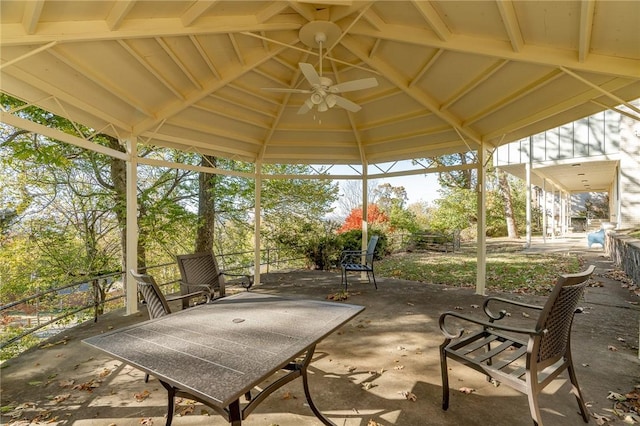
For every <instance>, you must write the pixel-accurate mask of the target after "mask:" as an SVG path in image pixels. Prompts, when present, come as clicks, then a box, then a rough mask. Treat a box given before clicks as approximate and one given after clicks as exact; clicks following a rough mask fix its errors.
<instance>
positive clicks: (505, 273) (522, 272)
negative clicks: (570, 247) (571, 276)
mask: <svg viewBox="0 0 640 426" xmlns="http://www.w3.org/2000/svg"><path fill="white" fill-rule="evenodd" d="M375 268H376V275H379V276H384V277H389V278H400V279H406V280H411V281H421V282H427V283H433V284H443V285H448V286H456V287H475V285H476V268H477V260H476V253H475V250H474V249H473V248H472V247H463V249H462V250H461V251H460V252H456V253H439V252H432V251H424V252H414V253H396V254H393V255H390V256H387V257H385V258H384V259H382V260H380V261H378V262H377V263H376V265H375ZM581 269H582V265H581V259H580V258H578V257H577V256H565V255H559V254H558V255H555V254H523V253H521V252H520V250H519V249H517V250H516V249H514V248H513V247H511V248H508V247H507V248H505V247H497V248H496V247H494V248H488V250H487V281H486V288H487V290H492V291H501V292H511V293H528V294H538V295H545V294H548V293H549V292H550V290H551V289H552V288H553V284H554V280H555V278H556V277H557V276H558V274H565V273H575V272H579V271H580V270H581Z"/></svg>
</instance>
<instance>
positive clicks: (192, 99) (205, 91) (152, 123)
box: [134, 38, 298, 134]
mask: <svg viewBox="0 0 640 426" xmlns="http://www.w3.org/2000/svg"><path fill="white" fill-rule="evenodd" d="M297 42H298V39H297V38H296V39H295V40H293V41H292V42H291V44H296V43H297ZM284 50H285V47H279V48H276V49H273V50H272V51H270V52H267V53H266V54H260V55H255V57H254V58H251V60H249V61H247V64H246V65H244V66H240V67H232V68H233V69H229V70H226V71H224V72H222V75H223V78H222V79H217V78H213V79H211V80H210V81H209V82H208V83H206V84H205V85H204V86H203V88H202V90H199V91H196V92H194V93H192V94H191V95H190V96H188V97H187V98H186V99H184V100H182V101H179V102H172V103H171V104H170V105H167V106H165V108H163V109H162V110H161V111H159V112H158V113H157V114H156V117H155V118H153V119H146V120H143V121H142V122H140V123H138V124H137V125H136V126H135V127H134V132H135V134H141V133H143V132H146V131H149V130H151V129H154V128H155V127H156V126H158V125H159V124H160V123H162V122H163V121H164V120H166V119H167V118H169V117H171V116H173V115H175V114H177V113H179V112H180V111H182V110H183V109H185V108H188V107H189V106H191V105H193V104H194V103H196V102H198V101H199V100H200V99H203V98H205V97H207V96H209V95H210V94H211V93H213V92H215V91H216V90H218V89H220V88H222V87H224V86H226V85H227V84H229V83H231V82H232V81H234V80H236V79H238V78H240V77H241V76H243V75H245V74H246V73H248V72H249V71H251V70H253V69H254V68H256V67H258V66H260V65H261V64H263V63H265V62H266V61H268V60H269V59H271V58H273V57H274V56H276V55H279V54H280V53H282V52H283V51H284Z"/></svg>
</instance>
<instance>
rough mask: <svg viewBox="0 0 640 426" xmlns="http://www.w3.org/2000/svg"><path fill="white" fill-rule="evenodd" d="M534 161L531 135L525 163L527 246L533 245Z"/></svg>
mask: <svg viewBox="0 0 640 426" xmlns="http://www.w3.org/2000/svg"><path fill="white" fill-rule="evenodd" d="M532 162H533V137H529V158H528V159H527V163H526V164H525V168H526V177H525V179H526V183H525V186H526V192H525V195H526V212H525V214H526V227H527V230H526V232H527V236H526V243H525V248H530V247H531V166H532V164H531V163H532Z"/></svg>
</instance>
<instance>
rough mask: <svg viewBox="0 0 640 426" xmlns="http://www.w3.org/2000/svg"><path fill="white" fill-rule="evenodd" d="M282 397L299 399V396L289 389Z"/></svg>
mask: <svg viewBox="0 0 640 426" xmlns="http://www.w3.org/2000/svg"><path fill="white" fill-rule="evenodd" d="M282 399H297V398H296V397H295V395H293V394H292V393H291V392H289V391H287V392H285V393H284V394H283V395H282Z"/></svg>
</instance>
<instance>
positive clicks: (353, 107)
mask: <svg viewBox="0 0 640 426" xmlns="http://www.w3.org/2000/svg"><path fill="white" fill-rule="evenodd" d="M336 105H338V106H339V107H342V108H344V109H346V110H348V111H351V112H357V111H360V110H361V109H362V107H361V106H360V105H358V104H357V103H355V102H351V101H350V100H349V99H347V98H343V97H342V96H336Z"/></svg>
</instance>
